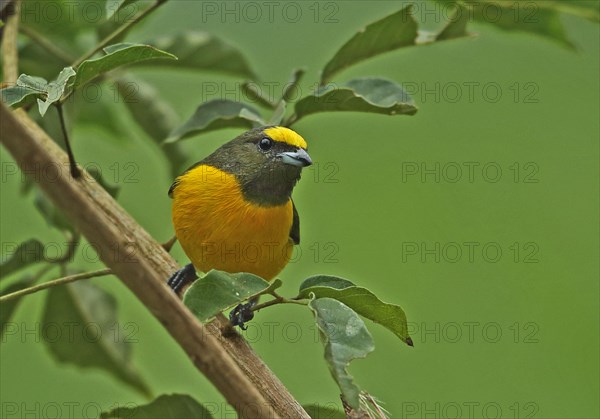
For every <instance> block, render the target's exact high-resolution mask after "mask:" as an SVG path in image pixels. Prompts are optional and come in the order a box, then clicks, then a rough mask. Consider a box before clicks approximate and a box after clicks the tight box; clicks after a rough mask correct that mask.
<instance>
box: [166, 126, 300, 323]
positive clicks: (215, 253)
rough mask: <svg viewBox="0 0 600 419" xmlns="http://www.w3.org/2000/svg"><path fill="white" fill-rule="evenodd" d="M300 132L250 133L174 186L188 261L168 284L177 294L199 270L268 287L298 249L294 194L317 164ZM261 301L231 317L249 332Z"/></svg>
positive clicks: (176, 218) (269, 129)
mask: <svg viewBox="0 0 600 419" xmlns="http://www.w3.org/2000/svg"><path fill="white" fill-rule="evenodd" d="M307 150H308V145H307V143H306V141H305V140H304V138H302V136H300V134H298V133H296V132H295V131H293V130H291V129H290V128H287V127H282V126H265V127H258V128H254V129H251V130H249V131H247V132H245V133H243V134H241V135H239V136H238V137H236V138H234V139H233V140H231V141H229V142H227V143H225V144H223V145H222V146H221V147H219V148H218V149H217V150H215V151H214V152H213V153H212V154H210V155H209V156H208V157H206V158H204V159H203V160H201V161H199V162H198V163H196V164H194V165H193V166H191V167H190V168H189V169H187V170H186V171H185V172H184V173H183V174H181V175H180V176H178V177H177V178H176V179H175V181H174V182H173V184H172V185H171V187H170V188H169V197H171V198H172V208H171V216H172V221H173V226H174V228H175V236H176V237H177V240H178V241H179V242H180V244H181V247H182V248H183V251H184V252H185V254H186V255H187V257H188V258H189V259H190V261H191V263H190V264H188V265H186V266H185V267H183V268H182V269H180V270H179V271H177V272H175V273H174V274H173V275H172V276H171V278H170V279H169V281H168V284H169V286H170V287H171V288H172V289H173V290H174V291H175V292H176V293H180V292H181V290H182V289H183V288H184V287H185V286H186V285H187V284H189V283H191V282H193V281H194V280H195V279H197V276H196V271H199V272H208V271H210V270H211V269H217V270H222V271H225V272H229V273H238V272H248V273H252V274H254V275H258V276H259V277H261V278H263V279H265V280H267V281H270V280H272V279H273V278H275V277H276V276H277V275H278V274H279V273H280V272H281V271H282V270H283V268H284V267H285V266H286V265H287V263H288V262H289V260H290V258H291V255H292V250H293V247H294V245H298V244H299V243H300V218H299V215H298V211H297V209H296V206H295V204H294V201H293V200H292V191H293V189H294V187H295V185H296V184H297V182H298V181H299V180H300V177H301V172H302V169H303V168H305V167H307V166H310V165H311V164H312V160H311V158H310V156H309V154H308V152H307ZM255 304H256V300H251V301H250V302H249V303H248V304H240V305H239V306H238V307H236V308H235V309H234V310H233V311H232V312H231V314H230V320H231V322H232V324H233V325H238V326H240V327H241V328H242V329H244V323H245V322H246V321H249V320H251V319H252V317H253V313H252V311H251V308H252V307H253V306H254V305H255Z"/></svg>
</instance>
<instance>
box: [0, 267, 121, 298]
mask: <svg viewBox="0 0 600 419" xmlns="http://www.w3.org/2000/svg"><path fill="white" fill-rule="evenodd" d="M111 273H112V271H111V270H110V269H109V268H104V269H100V270H98V271H93V272H84V273H81V274H76V275H69V276H65V277H63V278H58V279H55V280H52V281H48V282H44V283H43V284H39V285H35V286H33V287H29V288H24V289H22V290H19V291H15V292H12V293H10V294H6V295H3V296H0V303H4V302H6V301H9V300H13V299H15V298H20V297H22V296H24V295H28V294H33V293H36V292H38V291H42V290H45V289H48V288H52V287H56V286H59V285H64V284H68V283H70V282H75V281H79V280H82V279H88V278H95V277H98V276H104V275H109V274H111Z"/></svg>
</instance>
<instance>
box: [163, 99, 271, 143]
mask: <svg viewBox="0 0 600 419" xmlns="http://www.w3.org/2000/svg"><path fill="white" fill-rule="evenodd" d="M260 125H265V122H264V121H263V120H262V118H261V117H260V114H259V113H258V111H257V110H256V109H254V108H252V107H251V106H249V105H246V104H244V103H240V102H234V101H231V100H227V99H215V100H211V101H209V102H206V103H203V104H202V105H200V106H198V109H196V112H195V113H194V115H193V116H192V117H191V118H190V119H188V120H187V122H186V123H185V124H183V125H182V126H180V127H179V128H176V129H175V130H174V131H173V132H172V133H171V134H170V135H169V137H168V138H167V139H166V140H165V142H166V143H172V142H175V141H178V140H181V139H184V138H188V137H191V136H193V135H196V134H201V133H204V132H209V131H214V130H218V129H222V128H246V129H250V128H254V127H256V126H260Z"/></svg>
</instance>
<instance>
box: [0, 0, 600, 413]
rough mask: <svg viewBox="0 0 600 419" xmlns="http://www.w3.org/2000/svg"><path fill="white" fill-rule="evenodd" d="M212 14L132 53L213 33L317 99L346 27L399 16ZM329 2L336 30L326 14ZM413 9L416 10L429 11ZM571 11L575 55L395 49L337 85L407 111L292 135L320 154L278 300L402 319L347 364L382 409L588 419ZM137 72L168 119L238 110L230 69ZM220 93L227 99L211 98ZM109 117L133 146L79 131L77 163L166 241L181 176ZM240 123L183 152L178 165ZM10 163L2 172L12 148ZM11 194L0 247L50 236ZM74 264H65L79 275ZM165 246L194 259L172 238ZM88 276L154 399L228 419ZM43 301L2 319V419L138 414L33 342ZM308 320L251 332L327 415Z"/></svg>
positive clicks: (580, 160) (581, 131)
mask: <svg viewBox="0 0 600 419" xmlns="http://www.w3.org/2000/svg"><path fill="white" fill-rule="evenodd" d="M278 3H279V2H278ZM205 4H206V2H204V3H202V2H192V1H186V2H185V3H184V2H183V1H181V2H173V3H172V4H167V5H166V6H164V8H162V9H161V10H159V11H158V12H157V13H156V14H154V15H152V16H151V17H150V18H148V20H147V21H146V23H145V24H143V25H142V26H140V27H138V28H136V29H135V30H134V31H133V32H132V33H131V34H130V36H129V37H128V41H130V42H134V41H144V40H145V39H147V38H149V37H152V36H155V35H158V34H168V33H175V32H177V31H179V30H181V29H185V28H191V29H202V30H206V31H208V32H211V33H214V34H215V35H218V36H220V37H221V38H223V39H226V40H228V41H230V42H231V43H232V44H234V45H236V46H238V47H239V48H240V49H242V50H243V51H245V53H246V56H247V57H249V60H250V63H251V65H252V67H253V69H254V70H255V71H256V73H257V74H258V75H259V77H260V79H261V81H263V82H271V83H275V84H276V85H275V87H274V89H275V92H276V93H279V92H280V90H281V86H282V84H283V83H285V82H286V81H287V80H288V78H289V75H290V73H291V70H292V69H293V68H296V67H300V66H306V67H307V70H308V73H307V76H306V78H305V80H304V81H303V83H302V86H301V87H302V89H303V93H308V92H309V90H310V88H311V86H313V85H314V83H315V82H316V81H317V80H318V71H319V69H320V68H322V66H323V65H324V64H325V63H326V62H327V60H328V59H329V58H330V57H331V55H332V54H333V53H334V52H335V51H336V50H337V48H338V47H339V46H340V45H341V44H343V42H345V40H347V39H348V38H349V37H350V36H352V34H354V33H355V31H356V30H357V29H358V28H359V27H361V26H364V24H366V23H368V22H371V21H373V20H376V19H378V18H380V17H382V16H384V15H386V14H388V13H391V12H393V11H395V10H398V9H399V8H400V7H401V6H403V5H404V4H402V3H400V2H392V1H386V2H367V1H345V2H338V3H319V4H315V3H313V2H295V3H294V5H295V6H293V7H294V9H293V10H299V11H300V13H301V16H300V18H299V19H297V22H295V23H294V22H292V20H296V19H295V18H293V19H291V18H290V16H294V15H293V14H291V15H290V14H288V15H284V14H283V10H284V7H285V4H286V3H285V2H284V3H281V4H280V6H279V7H278V8H276V9H275V13H274V15H273V19H272V21H270V20H271V19H269V17H268V15H267V14H266V8H263V9H262V10H263V13H265V14H264V15H263V16H262V18H260V19H259V20H258V21H257V22H255V23H253V22H250V21H249V20H248V16H246V18H245V17H244V15H243V13H242V14H238V16H239V17H240V19H239V21H236V20H237V19H236V14H235V13H234V14H232V15H227V16H226V17H225V19H223V18H222V17H221V16H220V15H216V16H213V15H211V16H208V15H207V14H206V13H205V12H206V10H203V7H205ZM227 4H229V7H231V8H232V9H233V8H234V7H235V6H234V5H235V3H234V2H232V3H227ZM258 4H261V3H258ZM328 4H334V6H327V5H328ZM203 5H204V6H203ZM219 7H225V6H224V4H220V5H219ZM238 7H239V5H238ZM315 8H316V9H318V10H319V11H320V15H319V17H318V18H317V19H315ZM293 10H292V9H289V10H288V11H289V12H290V13H291V12H292V11H293ZM332 11H333V12H334V14H333V16H331V18H332V19H333V20H335V21H331V19H329V20H328V19H325V17H326V16H328V15H329V14H330V13H331V12H332ZM415 15H416V16H417V19H419V20H421V19H422V18H425V16H424V14H422V9H421V10H417V11H416V13H415ZM427 19H428V22H427V25H428V26H430V27H435V26H439V25H440V23H439V22H438V23H437V25H436V22H435V16H434V17H431V16H429V17H428V18H427ZM315 20H316V21H315ZM562 20H563V22H564V23H565V25H566V28H567V33H568V36H569V38H570V40H571V41H572V42H573V44H575V45H576V47H577V51H576V52H574V51H571V50H568V49H565V48H563V47H561V46H559V44H556V43H553V42H551V41H548V40H547V39H544V38H541V37H538V36H535V35H528V34H522V33H514V32H513V33H507V32H503V31H500V30H497V29H494V28H493V27H491V26H484V25H477V24H473V25H472V26H471V30H472V31H475V32H478V33H479V36H478V37H476V38H473V39H461V40H457V41H452V42H445V43H439V44H435V45H432V46H428V47H422V48H410V49H405V50H400V51H397V52H392V53H389V54H386V55H383V56H381V57H379V58H376V59H373V60H371V61H367V62H364V63H362V64H360V65H357V66H355V67H353V68H351V69H349V70H348V71H345V72H343V73H341V74H340V75H339V76H338V77H336V79H335V81H344V80H348V79H350V78H353V77H359V76H367V75H377V76H383V77H386V78H389V79H392V80H396V81H398V82H400V83H402V84H404V85H405V87H406V88H407V89H408V90H409V91H411V93H412V94H413V97H414V99H415V101H416V103H417V104H418V106H419V112H418V113H417V115H416V116H414V117H408V116H399V117H386V116H380V115H369V114H355V113H337V114H335V113H331V114H319V115H315V116H311V117H307V118H306V119H305V120H302V121H301V122H299V123H298V124H297V125H296V126H295V127H294V128H295V129H296V130H297V131H298V132H299V133H301V135H303V136H304V138H306V140H307V141H308V143H309V147H310V154H311V156H312V157H313V159H314V160H315V162H316V163H317V164H315V165H314V166H313V167H311V168H309V169H308V170H306V171H305V173H304V175H303V178H302V180H301V182H300V183H299V185H298V186H297V188H296V190H295V195H294V196H295V202H296V205H297V207H298V210H299V212H300V216H301V232H302V244H301V246H300V250H299V251H298V252H297V253H296V258H295V260H294V262H293V263H291V264H290V265H289V266H288V267H287V268H286V269H285V270H284V272H283V273H282V274H281V277H282V279H284V282H285V285H284V287H283V289H282V292H283V293H284V294H286V295H293V294H294V292H295V291H296V290H297V287H298V285H299V284H300V282H301V280H302V279H303V278H305V277H307V276H309V275H312V274H316V273H328V274H335V275H339V276H344V277H347V278H349V279H351V280H352V281H354V282H356V283H358V284H359V285H363V286H366V287H368V288H370V289H371V290H372V291H373V292H375V293H376V294H377V295H379V296H380V297H381V298H382V299H384V300H385V301H388V302H392V303H396V304H400V305H401V306H402V307H403V308H404V310H405V311H406V313H407V316H408V320H409V323H410V327H411V331H412V337H413V340H414V342H415V347H414V348H408V347H406V346H405V345H403V344H402V343H401V342H400V341H399V340H398V339H397V338H396V337H394V336H393V335H392V334H391V333H389V332H388V331H386V330H384V329H383V328H382V327H379V326H377V325H372V324H368V326H369V328H370V330H371V332H372V333H373V336H374V339H375V342H376V350H375V352H373V353H372V354H371V355H369V356H368V357H367V358H366V359H364V360H357V361H355V362H354V363H353V364H352V365H351V367H350V372H351V373H352V374H353V375H354V377H355V379H356V381H357V383H358V384H359V385H360V386H361V387H362V388H363V389H364V390H366V391H368V392H369V393H371V394H372V395H374V396H376V397H377V398H379V399H380V400H381V401H382V402H383V404H384V407H385V408H386V409H388V410H389V412H390V415H391V417H393V418H401V417H404V418H417V417H419V418H420V417H463V418H465V417H504V418H513V417H538V418H539V417H543V418H573V417H578V418H597V417H599V416H600V412H599V396H598V394H599V390H600V389H599V381H598V380H599V335H598V330H599V324H598V323H599V316H598V296H599V289H598V274H599V272H598V250H599V249H598V230H599V228H598V191H599V185H598V164H599V163H598V153H599V150H598V144H599V143H598V139H599V135H600V133H599V119H598V115H599V114H600V109H599V100H598V92H599V81H598V80H599V79H598V74H599V70H600V69H599V67H600V66H599V55H598V54H599V51H600V48H599V28H598V25H596V24H594V23H591V22H588V21H585V20H581V19H575V18H571V17H567V16H563V19H562ZM134 72H135V74H136V75H138V76H140V77H141V78H142V79H144V80H145V81H147V82H149V83H150V84H152V85H153V86H155V87H156V89H157V90H158V91H159V92H160V94H161V95H162V96H163V97H164V98H166V99H167V100H168V101H169V102H171V103H172V105H173V106H174V107H175V109H176V110H177V112H178V114H179V116H180V118H181V121H184V120H185V119H187V118H188V117H189V116H190V115H191V114H192V113H193V111H194V110H195V107H196V106H197V105H199V104H200V103H201V102H203V101H205V100H209V99H215V98H228V99H243V97H241V95H240V94H239V93H238V92H239V89H237V86H239V83H240V82H241V81H242V80H239V79H237V78H234V77H222V76H220V75H216V74H205V73H197V72H181V71H175V70H165V69H152V68H149V69H136V70H134ZM215 83H216V86H217V88H218V93H214V94H211V95H208V94H207V91H209V92H210V91H211V90H210V89H213V88H214V86H215ZM469 86H473V87H472V90H470V88H469ZM458 93H460V94H461V97H457V94H458ZM470 93H471V95H470ZM104 94H105V95H111V90H110V89H106V90H105V91H104ZM109 97H110V98H111V100H112V96H109ZM115 114H116V115H117V116H118V118H119V121H120V123H121V124H123V126H124V127H125V130H126V131H128V132H129V134H128V135H127V136H123V137H122V138H115V137H114V135H113V134H112V133H111V132H110V131H109V130H102V129H98V128H97V127H91V126H90V125H86V124H79V125H77V126H76V127H75V129H74V133H73V143H74V148H75V153H76V155H77V158H78V160H79V162H80V163H81V164H83V165H84V166H85V165H86V164H90V163H94V164H97V165H98V166H99V167H101V168H102V171H103V174H104V176H105V177H107V179H108V180H109V181H112V182H113V183H117V184H119V185H120V186H121V187H122V190H121V193H120V198H119V201H120V203H121V204H122V205H123V206H124V207H125V208H126V210H127V211H129V212H130V213H131V214H132V215H133V216H134V218H136V219H137V220H138V221H139V222H140V223H141V224H142V225H143V226H144V227H145V228H146V229H148V231H150V233H151V234H152V235H153V236H154V237H156V238H157V240H159V241H166V240H167V239H168V238H169V237H171V235H172V234H173V229H172V226H171V220H170V200H169V199H168V197H167V194H166V192H167V190H168V188H169V185H170V183H171V182H172V180H173V179H172V178H171V176H170V174H169V170H168V168H167V165H166V162H165V159H164V158H163V156H162V154H161V152H160V150H159V149H158V148H157V147H156V146H155V145H153V144H152V143H151V141H148V140H147V139H146V138H145V134H144V133H143V132H142V131H141V130H140V129H139V128H138V127H137V126H136V125H135V124H134V123H132V122H131V120H130V118H129V117H128V115H127V113H126V111H124V106H123V104H122V103H115ZM237 133H238V131H235V130H225V131H218V132H215V133H212V134H210V135H204V136H200V137H195V138H192V139H190V140H186V145H185V147H186V151H187V153H188V155H189V163H190V164H191V163H193V162H194V161H197V160H199V159H201V158H203V157H204V156H206V155H207V154H209V153H210V152H211V151H212V150H213V149H214V148H216V147H217V146H218V145H220V144H222V143H223V142H225V141H227V140H229V139H231V138H233V136H235V135H236V134H237ZM1 158H2V164H3V165H6V164H11V161H12V160H11V158H10V156H9V155H8V153H7V152H6V151H5V150H4V149H1ZM131 163H133V166H132V165H131ZM5 167H8V166H5ZM132 167H133V168H134V169H132ZM457 167H460V168H461V169H462V173H461V174H460V175H458V174H457V172H456V168H457ZM468 167H473V172H472V177H470V176H469V171H468ZM415 168H416V169H417V171H418V173H416V174H412V172H413V171H414V170H415ZM498 168H500V170H501V173H498V174H497V173H496V170H497V169H498ZM424 169H425V170H430V172H425V174H423V173H424ZM427 173H429V174H427ZM3 174H4V172H3ZM517 174H518V176H517ZM3 177H4V176H3ZM20 186H21V179H20V177H19V176H17V175H10V176H6V177H5V179H2V189H1V198H2V205H1V209H2V214H1V218H0V222H1V227H2V232H1V235H2V242H3V243H10V242H20V241H22V240H25V239H28V238H30V237H39V238H45V239H46V241H48V240H51V239H54V240H55V241H58V242H61V243H62V238H61V236H60V235H58V234H57V233H56V232H55V231H51V232H48V226H47V225H46V224H45V222H44V220H43V219H42V218H41V216H40V215H39V214H38V212H37V211H36V210H35V208H34V207H33V205H32V200H31V199H30V198H27V199H24V198H23V197H21V196H20V194H19V188H20ZM49 238H50V239H49ZM457 249H460V251H461V252H462V254H460V255H457V254H456V250H457ZM469 249H473V253H472V255H469ZM498 249H500V250H501V252H502V253H501V255H499V256H498V257H496V251H497V250H498ZM83 253H84V252H83V251H80V252H78V255H77V258H78V262H77V264H76V265H77V266H79V267H82V268H84V269H86V270H87V269H92V267H93V266H94V265H90V263H89V262H88V261H86V257H85V254H83ZM173 253H174V255H175V257H176V258H177V260H178V262H179V263H180V264H182V265H183V264H185V263H187V260H186V258H185V256H184V255H183V252H182V251H181V249H180V247H179V246H176V247H175V249H174V252H173ZM91 254H92V253H91V252H90V253H88V255H91ZM87 259H89V258H87ZM95 265H97V266H98V267H99V266H100V264H98V263H96V264H95ZM92 281H93V283H95V284H98V285H100V286H102V287H104V288H105V289H108V290H111V291H112V292H114V293H115V295H116V296H117V298H118V303H119V309H120V321H121V323H122V324H123V325H125V324H132V325H133V326H131V327H130V329H128V330H129V331H133V334H132V336H131V338H132V340H133V341H134V343H133V344H132V347H133V351H134V359H135V364H136V366H137V367H138V369H139V370H140V371H141V373H142V375H143V376H144V378H145V379H146V380H147V381H148V383H149V384H150V387H151V389H152V391H153V392H154V393H155V394H156V395H159V394H163V393H174V392H178V393H188V394H191V395H192V396H193V397H195V398H196V399H197V400H199V401H201V402H203V403H205V404H207V405H208V406H209V407H210V408H211V409H212V410H213V411H215V412H216V416H217V417H219V416H223V417H233V416H234V413H233V411H232V409H231V408H229V407H227V406H226V404H225V403H224V401H223V399H222V398H221V396H220V395H219V394H218V393H217V392H216V391H215V390H214V388H213V387H212V386H211V384H210V383H208V382H207V380H206V379H204V377H202V376H201V375H200V374H199V373H198V371H197V370H196V369H195V368H194V367H193V366H192V364H191V363H190V361H189V360H188V358H187V357H186V356H185V354H184V353H183V351H182V350H181V349H180V348H179V347H178V345H177V344H176V343H175V342H174V341H173V340H172V339H171V338H170V337H169V336H168V334H167V333H166V332H165V330H164V329H163V328H162V327H161V325H160V324H159V323H158V322H157V321H156V320H155V319H154V318H153V317H152V316H151V315H150V313H149V312H148V311H147V310H146V309H145V308H144V307H143V306H142V305H141V304H140V303H139V302H138V301H137V300H136V298H135V297H134V296H133V295H132V294H131V293H130V292H129V291H128V290H127V289H126V288H125V287H124V286H123V285H121V284H120V282H119V281H118V280H117V279H116V278H114V277H106V278H98V279H93V280H92ZM43 304H44V295H43V294H37V295H34V296H29V297H27V298H26V299H25V300H24V302H23V303H22V305H21V306H20V308H19V310H18V312H17V313H16V316H15V317H14V319H13V320H14V321H15V322H17V325H18V328H19V329H18V332H17V333H16V334H13V335H9V336H6V337H5V339H4V340H5V341H4V342H2V344H1V345H0V356H1V371H2V374H1V378H0V385H1V387H0V392H1V402H2V406H3V407H2V409H3V410H2V411H3V412H4V415H5V417H17V416H8V413H9V412H10V410H7V409H12V407H14V406H16V405H18V406H19V409H20V412H21V414H25V413H24V412H27V411H28V410H24V409H29V411H32V412H38V415H39V414H40V412H41V414H43V415H45V416H46V417H52V416H53V415H54V413H53V412H55V411H56V410H52V409H54V407H52V406H54V404H56V405H57V406H59V408H60V412H61V416H62V417H80V416H83V417H85V416H88V417H91V416H94V415H97V414H98V413H99V411H100V410H106V409H108V408H111V407H114V406H115V405H124V404H132V403H133V404H141V403H145V402H146V400H145V399H144V398H143V397H142V396H140V395H139V394H138V393H136V392H135V391H134V390H132V389H131V388H129V387H127V386H125V385H123V384H121V383H119V382H116V381H115V380H114V379H113V378H112V377H111V376H109V375H108V374H107V373H105V372H103V371H99V370H85V371H82V370H78V369H76V368H74V367H72V366H61V365H59V364H57V363H56V362H54V361H53V360H52V359H51V357H50V355H49V354H48V352H47V350H46V348H45V347H44V345H43V344H42V343H41V342H40V338H39V336H38V332H39V328H40V325H39V318H40V315H41V312H42V310H43ZM313 323H314V322H313V320H312V318H311V315H310V314H309V312H308V310H303V309H302V308H299V307H296V306H291V307H275V308H272V309H269V310H265V311H262V312H260V314H259V315H258V316H257V318H256V319H255V320H254V321H253V322H252V324H251V326H250V328H249V330H248V331H247V332H246V334H247V338H248V339H249V340H250V341H251V343H252V346H253V347H254V348H255V350H256V351H257V352H258V353H259V354H260V356H261V357H263V359H264V360H265V362H266V363H267V364H268V365H269V366H270V367H271V368H272V369H273V371H274V372H275V373H276V374H277V375H278V376H279V377H280V379H281V380H282V381H283V382H284V383H285V385H286V386H287V387H288V388H289V389H290V391H291V392H292V394H293V395H294V396H295V397H296V398H297V399H298V400H299V401H300V402H301V403H303V404H304V403H319V404H323V405H326V404H327V405H332V406H333V405H335V406H337V405H339V398H338V389H337V387H336V385H335V384H334V382H333V380H332V379H331V378H330V375H329V372H328V370H327V366H326V364H325V362H324V361H323V359H322V355H323V348H322V346H321V345H320V344H319V343H318V341H317V339H316V330H315V327H314V325H313ZM69 406H72V409H73V410H72V412H74V413H73V414H69V412H70V410H69V409H70V407H69ZM45 408H46V409H47V410H46V411H44V410H43V409H45ZM36 409H37V410H36ZM38 415H36V414H34V413H31V414H30V416H29V417H33V416H38Z"/></svg>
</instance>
